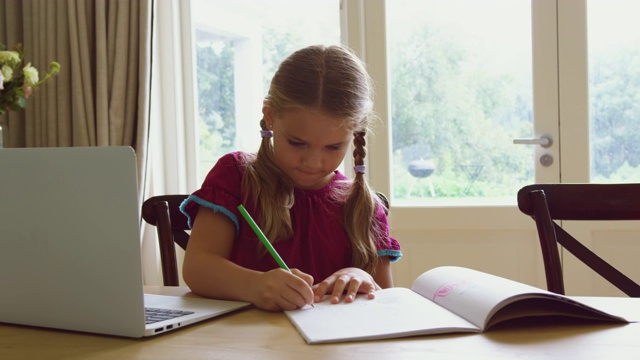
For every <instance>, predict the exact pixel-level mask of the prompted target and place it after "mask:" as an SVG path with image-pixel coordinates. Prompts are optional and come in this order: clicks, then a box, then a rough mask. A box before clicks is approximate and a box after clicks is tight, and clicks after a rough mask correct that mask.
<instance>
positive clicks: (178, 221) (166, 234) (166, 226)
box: [142, 192, 389, 286]
mask: <svg viewBox="0 0 640 360" xmlns="http://www.w3.org/2000/svg"><path fill="white" fill-rule="evenodd" d="M377 195H378V197H379V198H380V199H381V200H382V202H383V203H384V205H385V212H387V214H388V211H389V200H388V199H387V197H386V196H385V195H384V194H382V193H380V192H378V193H377ZM187 197H189V195H183V194H181V195H160V196H153V197H150V198H148V199H147V200H145V201H144V203H143V204H142V218H143V219H144V220H145V221H146V222H147V223H149V224H151V225H154V226H156V230H157V233H158V241H159V244H160V264H161V268H162V280H163V283H164V286H179V285H180V277H179V272H178V261H177V259H176V247H175V244H178V246H180V247H181V248H182V249H183V250H186V249H187V243H188V242H189V233H188V232H187V231H188V230H190V229H189V225H188V223H187V217H186V216H185V215H184V214H183V213H182V212H181V211H180V204H182V202H183V201H184V200H185V199H186V198H187Z"/></svg>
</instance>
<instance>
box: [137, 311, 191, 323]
mask: <svg viewBox="0 0 640 360" xmlns="http://www.w3.org/2000/svg"><path fill="white" fill-rule="evenodd" d="M191 314H193V311H183V310H171V309H158V308H149V307H146V308H144V317H145V321H146V323H147V325H148V324H153V323H156V322H159V321H164V320H169V319H174V318H177V317H180V316H185V315H191Z"/></svg>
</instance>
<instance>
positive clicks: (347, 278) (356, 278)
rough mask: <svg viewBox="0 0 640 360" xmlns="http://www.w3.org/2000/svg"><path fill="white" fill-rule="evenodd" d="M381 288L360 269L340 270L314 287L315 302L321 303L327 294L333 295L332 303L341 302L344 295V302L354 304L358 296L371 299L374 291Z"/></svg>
mask: <svg viewBox="0 0 640 360" xmlns="http://www.w3.org/2000/svg"><path fill="white" fill-rule="evenodd" d="M380 289H381V288H380V286H378V284H377V283H376V282H375V280H374V279H373V277H372V276H371V275H370V274H369V273H367V272H366V271H364V270H362V269H359V268H353V267H352V268H345V269H342V270H338V271H336V272H335V273H333V274H332V275H331V276H329V277H328V278H326V279H324V280H323V281H321V282H319V283H317V284H315V285H313V294H314V302H321V301H322V299H323V298H324V296H325V295H326V294H329V293H331V303H333V304H337V303H339V302H340V298H341V297H342V294H344V301H345V302H347V303H350V302H352V301H353V300H354V299H355V297H356V294H358V293H361V294H367V296H368V297H369V299H373V298H374V297H375V295H374V291H376V290H380Z"/></svg>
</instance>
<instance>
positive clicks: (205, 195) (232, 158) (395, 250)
mask: <svg viewBox="0 0 640 360" xmlns="http://www.w3.org/2000/svg"><path fill="white" fill-rule="evenodd" d="M240 159H241V158H240V153H239V152H233V153H229V154H227V155H224V156H223V157H221V158H220V159H219V160H218V162H217V163H216V165H215V166H214V167H213V168H212V169H211V171H210V172H209V174H208V175H207V177H206V178H205V180H204V182H203V184H202V187H201V188H200V189H199V190H197V191H195V192H194V193H193V194H192V195H190V196H189V198H187V199H186V200H185V201H184V203H183V204H182V205H181V210H182V212H183V213H184V214H185V215H186V216H187V217H188V219H189V224H190V225H192V224H193V220H194V218H195V216H196V214H197V212H198V207H199V206H206V207H208V208H211V209H213V210H214V211H216V212H220V213H222V214H224V215H226V216H227V217H228V218H229V219H230V220H231V221H232V222H233V223H234V224H235V227H236V238H235V244H234V246H233V249H232V251H231V257H230V260H231V261H233V262H234V263H236V264H238V265H241V266H243V267H246V268H249V269H254V270H258V271H268V270H271V269H274V268H277V267H278V264H277V263H276V262H275V260H274V259H273V258H272V257H271V256H270V255H269V253H267V252H264V256H261V254H262V253H261V252H260V251H262V250H263V245H262V243H261V242H260V240H259V239H258V237H257V236H256V234H255V233H254V232H253V230H252V229H251V227H250V226H249V224H248V223H247V222H246V221H245V219H244V218H243V217H242V215H241V214H240V212H239V211H238V205H240V203H241V201H242V197H243V196H242V195H243V194H242V193H241V183H242V175H243V172H244V168H243V167H242V165H241V160H240ZM346 179H347V177H346V176H344V175H343V174H341V173H340V172H338V171H336V176H335V177H334V179H333V180H332V181H331V182H329V184H327V185H326V186H325V187H323V188H321V189H317V190H302V189H294V197H295V200H294V205H293V208H292V209H291V221H292V225H293V232H294V236H293V237H292V238H291V239H288V240H282V241H278V242H276V243H275V244H274V248H275V249H276V251H277V252H278V254H280V257H282V259H283V260H284V262H285V263H286V264H287V265H288V266H289V267H290V268H297V269H299V270H301V271H303V272H305V273H307V274H309V275H311V276H313V278H314V282H319V281H322V280H324V279H325V278H327V277H328V276H330V275H331V274H333V273H334V272H335V271H337V270H340V269H343V268H346V267H351V266H352V265H351V245H350V243H349V239H348V237H347V234H346V232H345V230H344V229H343V227H342V225H341V223H342V218H343V206H342V205H341V204H338V203H336V202H335V201H332V200H331V199H330V198H329V196H328V194H329V193H330V189H331V187H333V186H336V181H339V180H346ZM243 205H244V206H245V208H246V209H247V211H248V212H249V214H251V216H252V217H253V218H254V219H256V221H258V220H257V219H258V218H259V216H260V211H259V209H257V208H256V207H254V206H253V204H252V203H251V202H250V203H248V204H243ZM376 217H377V218H378V220H379V221H380V222H381V224H382V225H383V228H384V234H385V236H384V237H383V238H381V239H377V241H376V247H377V249H378V255H379V256H388V257H389V259H390V261H392V262H394V261H397V260H399V259H400V257H401V256H402V252H401V250H400V244H399V243H398V241H397V240H396V239H394V238H391V237H389V226H388V222H387V216H386V214H385V212H384V209H383V208H382V207H380V206H378V207H377V209H376Z"/></svg>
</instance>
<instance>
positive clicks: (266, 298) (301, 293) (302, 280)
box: [250, 269, 313, 311]
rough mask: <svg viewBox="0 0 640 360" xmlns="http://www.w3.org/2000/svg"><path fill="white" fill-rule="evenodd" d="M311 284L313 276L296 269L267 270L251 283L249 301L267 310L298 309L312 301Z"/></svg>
mask: <svg viewBox="0 0 640 360" xmlns="http://www.w3.org/2000/svg"><path fill="white" fill-rule="evenodd" d="M312 284H313V277H312V276H311V275H308V274H305V273H303V272H302V271H299V270H298V269H291V273H290V272H288V271H286V270H284V269H274V270H271V271H267V272H264V273H261V274H260V275H259V276H258V277H257V281H256V282H255V283H254V284H253V286H252V289H253V291H252V296H251V298H252V299H251V302H252V303H253V304H254V305H255V306H256V307H258V308H260V309H262V310H267V311H280V310H294V309H299V308H301V307H303V306H305V305H307V304H311V303H313V290H312V289H311V285H312ZM250 286H251V285H250Z"/></svg>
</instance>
